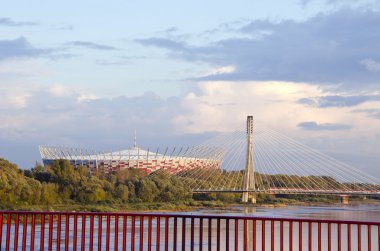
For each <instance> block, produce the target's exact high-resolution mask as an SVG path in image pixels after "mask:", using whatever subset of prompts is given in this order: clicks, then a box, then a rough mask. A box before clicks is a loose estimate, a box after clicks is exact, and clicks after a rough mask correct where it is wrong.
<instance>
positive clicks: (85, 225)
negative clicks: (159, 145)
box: [0, 211, 380, 251]
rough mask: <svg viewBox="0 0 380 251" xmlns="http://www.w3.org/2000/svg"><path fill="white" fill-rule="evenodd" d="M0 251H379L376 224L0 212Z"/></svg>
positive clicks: (379, 224) (378, 225)
mask: <svg viewBox="0 0 380 251" xmlns="http://www.w3.org/2000/svg"><path fill="white" fill-rule="evenodd" d="M0 226H1V227H0V250H23V251H24V250H32V251H33V250H99V251H100V250H128V251H129V250H130V251H133V250H149V251H151V250H156V251H158V250H173V251H175V250H191V251H193V250H244V251H246V250H257V251H259V250H271V251H274V250H281V251H285V250H318V251H321V250H329V251H330V250H334V251H335V250H338V251H339V250H350V251H351V250H379V249H380V222H363V221H361V222H359V221H337V220H316V219H298V218H297V219H296V218H264V217H251V216H236V215H233V216H232V215H203V214H192V213H181V214H174V213H80V212H25V211H0Z"/></svg>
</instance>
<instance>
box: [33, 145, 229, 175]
mask: <svg viewBox="0 0 380 251" xmlns="http://www.w3.org/2000/svg"><path fill="white" fill-rule="evenodd" d="M39 151H40V154H41V158H42V161H43V164H44V165H45V166H47V165H51V164H52V162H53V160H57V159H66V160H69V161H70V163H71V165H73V166H74V167H79V166H86V167H88V168H89V169H90V170H91V171H95V170H98V171H100V172H102V173H109V172H114V171H118V170H122V169H125V168H138V169H142V170H144V171H146V172H147V173H148V174H149V173H152V172H154V171H157V170H160V169H163V170H166V171H167V172H169V173H171V174H176V173H178V172H181V171H185V170H188V169H195V168H207V169H218V168H220V163H221V159H222V157H223V153H222V151H221V150H220V149H219V150H218V149H215V148H214V149H212V148H205V147H203V148H202V147H193V148H187V149H183V148H181V149H180V150H178V151H177V153H175V152H176V150H175V148H174V149H173V150H172V151H169V149H168V148H166V150H165V153H159V151H158V149H157V151H155V152H151V151H149V150H144V149H141V148H139V147H137V146H136V145H135V146H134V147H131V148H129V149H127V150H122V151H116V152H102V153H97V152H95V151H91V150H86V149H78V148H69V147H48V146H40V147H39ZM168 153H171V154H168Z"/></svg>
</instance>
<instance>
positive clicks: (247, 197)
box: [241, 116, 256, 204]
mask: <svg viewBox="0 0 380 251" xmlns="http://www.w3.org/2000/svg"><path fill="white" fill-rule="evenodd" d="M252 134H253V116H247V158H246V163H245V172H244V176H243V191H244V192H243V194H242V197H241V202H243V203H248V201H249V202H250V203H253V204H255V203H256V193H255V192H252V191H255V189H256V186H255V169H254V165H253V141H252Z"/></svg>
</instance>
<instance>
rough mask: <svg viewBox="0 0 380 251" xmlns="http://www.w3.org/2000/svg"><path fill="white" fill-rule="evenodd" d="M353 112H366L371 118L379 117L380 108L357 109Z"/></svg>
mask: <svg viewBox="0 0 380 251" xmlns="http://www.w3.org/2000/svg"><path fill="white" fill-rule="evenodd" d="M354 112H359V113H366V114H368V116H370V117H371V118H375V119H380V109H357V110H354Z"/></svg>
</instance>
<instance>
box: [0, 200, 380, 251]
mask: <svg viewBox="0 0 380 251" xmlns="http://www.w3.org/2000/svg"><path fill="white" fill-rule="evenodd" d="M181 213H183V214H188V215H190V214H195V215H199V214H222V215H250V216H258V217H276V218H305V219H306V218H307V219H310V218H311V219H332V220H357V221H380V205H370V204H357V205H348V206H341V205H326V206H286V207H253V206H247V207H243V206H234V207H228V208H224V209H221V208H216V209H200V210H193V211H189V212H181ZM105 220H106V219H105V217H104V218H103V221H102V226H103V233H102V245H101V250H104V249H105V247H106V246H105V245H106V236H105V229H104V228H105V226H106V221H105ZM63 223H64V221H63V219H62V228H61V235H60V236H61V237H60V238H61V245H62V248H63V247H64V243H65V233H64V226H63ZM131 224H132V222H131V219H128V221H127V226H128V228H127V235H126V238H127V248H128V250H131V246H130V242H131ZM155 224H156V221H155V219H153V228H152V230H153V231H154V232H155V231H156V228H155ZM173 224H174V222H173V219H171V220H170V221H169V235H168V236H169V237H168V240H169V250H173V236H174V232H173ZM238 224H239V226H238V242H239V245H240V246H239V250H242V243H243V236H244V234H243V233H244V230H243V222H242V221H239V222H238ZM81 225H82V222H81V217H79V218H78V224H77V227H78V244H79V243H80V242H81ZM69 226H70V231H69V239H68V240H69V244H70V246H71V248H70V249H69V250H72V245H73V239H74V238H73V230H72V229H73V226H74V225H73V221H72V218H71V219H70V223H69ZM89 226H90V222H89V219H88V218H87V219H86V229H85V243H86V247H87V248H88V245H89V242H90V240H89V239H90V238H89V232H90V231H89ZM135 226H136V227H135V233H136V234H137V235H138V233H139V232H140V222H139V218H137V219H136V222H135ZM177 226H178V232H177V235H176V236H177V247H178V248H177V250H181V240H182V231H181V226H182V220H181V219H178V222H177ZM211 226H212V229H213V231H212V237H211V238H212V245H211V247H212V250H216V242H215V240H216V238H217V234H216V231H214V230H216V228H217V222H216V220H213V221H212V224H211ZM270 227H271V225H270V222H269V221H267V222H266V224H265V234H266V238H265V244H266V248H265V250H270V249H269V247H270ZM283 227H284V229H283V230H284V239H283V241H284V249H283V250H284V251H288V250H289V238H288V234H287V233H288V231H289V223H287V222H285V223H284V225H283ZM302 227H303V231H302V232H303V237H302V238H303V242H304V244H303V250H308V247H307V238H308V237H307V228H308V225H307V223H304V224H303V226H302ZM22 228H23V225H22V224H20V226H19V243H20V245H21V236H22ZM48 228H49V226H48V224H45V237H44V239H45V245H47V244H48V235H47V233H48ZM97 229H98V222H97V221H95V222H94V240H93V241H94V246H95V247H97V240H98V232H97V231H98V230H97ZM118 229H119V234H118V235H117V236H118V239H119V243H121V240H122V239H123V236H122V231H121V229H122V218H120V219H119V224H118ZM202 229H203V235H202V236H203V240H204V245H203V250H207V248H208V245H207V239H208V221H207V220H205V221H204V224H203V228H202ZM298 229H299V225H298V223H297V224H296V223H294V224H293V233H294V234H293V235H294V236H293V242H292V243H293V244H294V245H293V250H298V236H299V235H298ZM147 230H148V221H147V219H145V220H144V222H143V236H144V243H145V244H144V249H143V250H147V248H146V240H147V236H148V232H147ZM164 230H165V226H164V222H163V220H162V221H161V226H160V232H161V234H160V240H161V243H160V248H161V250H163V248H164V238H165V235H164ZM199 230H200V228H199V220H197V219H196V220H195V225H194V242H195V244H196V245H197V246H196V248H195V250H199V249H198V246H199V244H198V243H199ZM30 231H31V228H30V226H28V227H27V232H28V233H30ZM261 231H262V222H261V221H257V222H256V231H255V232H253V225H252V222H248V231H247V233H248V234H247V236H248V245H249V249H250V250H252V246H251V245H252V238H251V237H252V236H253V235H254V236H257V242H256V247H257V250H261V248H262V242H261V238H260V237H261V236H262V232H261ZM274 231H275V236H277V237H276V238H277V240H276V241H275V246H274V248H275V250H280V249H279V248H280V245H279V241H278V236H279V232H280V224H279V222H276V223H275V224H274ZM312 231H313V233H314V234H313V239H312V240H313V241H312V246H313V250H317V237H316V234H315V233H317V231H318V225H317V224H313V225H312ZM321 231H322V235H323V237H322V242H323V244H322V250H327V241H326V240H327V235H326V233H327V224H322V227H321ZM341 231H342V235H341V239H342V250H347V225H342V226H341ZM357 231H358V228H357V227H356V226H352V227H351V236H352V238H351V241H352V250H357V243H358V242H357V239H356V236H357V233H358V232H357ZM5 232H6V224H5V225H3V229H2V233H3V235H2V240H1V242H2V243H3V245H2V249H1V250H5V249H4V248H5ZM110 232H111V236H110V240H111V244H110V250H113V247H114V245H113V243H112V241H113V240H114V238H115V235H114V233H115V219H114V218H111V221H110ZM185 232H186V233H185V236H186V237H185V238H186V247H187V248H186V249H188V248H189V240H190V238H191V235H190V233H191V231H190V220H189V219H187V220H186V230H185ZM331 232H332V239H333V243H332V249H331V250H337V243H336V239H337V225H336V224H332V225H331ZM40 233H41V225H40V224H36V228H35V248H36V249H35V250H37V249H38V248H39V245H40V236H41V235H40ZM226 233H227V230H226V221H225V220H221V222H220V238H221V239H220V240H221V247H220V250H226V246H225V243H226V242H225V236H226ZM228 233H229V235H230V244H229V246H230V250H233V243H234V233H235V232H234V221H233V220H231V221H230V229H229V231H228ZM367 233H368V230H367V227H362V228H361V236H362V238H363V240H364V241H363V244H362V246H361V247H362V249H361V250H368V247H367V244H366V240H367V238H368V235H367ZM376 235H378V229H377V227H376V228H375V227H373V229H372V233H371V236H372V237H373V240H376V239H377V238H376ZM56 237H57V226H56V224H53V235H52V238H53V239H52V242H53V246H55V244H56V241H57V238H56ZM155 237H156V234H155V233H153V234H152V243H156V239H155ZM13 240H14V225H13V224H12V227H11V242H10V243H11V246H12V244H13ZM138 242H139V237H138V236H136V238H135V243H136V244H135V249H136V250H139V246H138ZM27 244H28V246H27V250H29V248H30V247H29V244H30V238H29V236H28V237H27ZM119 247H120V248H119V250H121V246H120V245H119ZM20 248H21V246H19V249H20ZM87 248H86V250H87ZM378 248H379V247H378V244H377V243H375V241H373V243H372V250H378ZM20 250H21V249H20ZM46 250H47V248H46ZM53 250H55V248H54V247H53ZM78 250H79V249H78ZM94 250H97V249H94ZM152 250H156V249H155V246H154V245H153V247H152Z"/></svg>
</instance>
